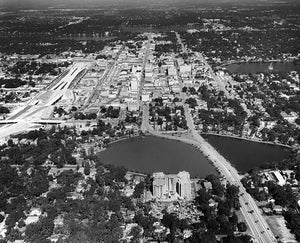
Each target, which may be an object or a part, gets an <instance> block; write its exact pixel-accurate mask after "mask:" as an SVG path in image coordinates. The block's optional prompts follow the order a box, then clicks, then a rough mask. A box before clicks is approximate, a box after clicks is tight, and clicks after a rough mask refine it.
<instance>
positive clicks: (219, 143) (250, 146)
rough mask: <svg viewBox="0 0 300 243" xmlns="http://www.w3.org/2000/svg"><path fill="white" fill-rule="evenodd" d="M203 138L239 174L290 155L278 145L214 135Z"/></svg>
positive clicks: (288, 151)
mask: <svg viewBox="0 0 300 243" xmlns="http://www.w3.org/2000/svg"><path fill="white" fill-rule="evenodd" d="M203 137H204V138H205V139H206V140H207V141H208V142H209V143H210V144H211V145H212V146H214V148H215V149H217V150H218V151H219V152H220V153H221V154H222V155H223V156H224V157H225V158H226V159H228V160H229V161H230V162H231V164H232V165H233V166H234V167H235V168H236V169H237V170H238V171H240V172H247V171H249V170H251V169H253V168H255V167H259V166H260V165H262V164H264V163H270V162H273V161H281V160H283V159H286V158H289V155H290V150H289V149H287V148H285V147H282V146H278V145H277V146H276V145H271V144H264V143H257V142H251V141H247V140H242V139H237V138H231V137H222V136H215V135H203Z"/></svg>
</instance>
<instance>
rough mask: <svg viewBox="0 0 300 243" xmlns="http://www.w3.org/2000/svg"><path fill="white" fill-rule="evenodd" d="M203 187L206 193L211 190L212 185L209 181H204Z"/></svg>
mask: <svg viewBox="0 0 300 243" xmlns="http://www.w3.org/2000/svg"><path fill="white" fill-rule="evenodd" d="M203 187H204V188H205V190H206V191H209V190H212V184H211V182H210V181H204V182H203Z"/></svg>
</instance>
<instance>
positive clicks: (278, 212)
mask: <svg viewBox="0 0 300 243" xmlns="http://www.w3.org/2000/svg"><path fill="white" fill-rule="evenodd" d="M282 210H283V208H282V207H281V206H280V205H275V206H274V207H273V212H274V213H276V214H282Z"/></svg>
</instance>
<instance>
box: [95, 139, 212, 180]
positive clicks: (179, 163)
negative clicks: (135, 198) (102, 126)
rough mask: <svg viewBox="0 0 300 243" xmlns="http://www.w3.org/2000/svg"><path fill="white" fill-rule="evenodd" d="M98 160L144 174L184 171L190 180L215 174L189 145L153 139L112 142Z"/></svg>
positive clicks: (197, 151) (207, 163)
mask: <svg viewBox="0 0 300 243" xmlns="http://www.w3.org/2000/svg"><path fill="white" fill-rule="evenodd" d="M99 158H100V160H101V161H102V162H103V163H110V164H116V165H122V166H124V167H126V168H128V169H130V170H135V171H139V172H146V173H152V172H159V171H162V172H164V173H178V172H179V171H182V170H185V171H188V172H190V174H191V177H192V178H193V177H200V178H203V177H205V176H207V175H209V174H217V171H216V169H215V168H214V166H213V165H212V164H210V162H209V160H207V159H206V158H205V157H204V155H203V154H202V153H201V152H200V151H199V150H198V149H196V148H195V147H193V146H192V145H189V144H185V143H182V142H179V141H175V140H170V139H163V138H158V137H153V136H146V137H143V138H142V137H138V138H131V139H127V140H123V141H120V142H116V143H113V144H111V145H109V146H108V148H107V149H106V150H105V151H103V152H101V153H99Z"/></svg>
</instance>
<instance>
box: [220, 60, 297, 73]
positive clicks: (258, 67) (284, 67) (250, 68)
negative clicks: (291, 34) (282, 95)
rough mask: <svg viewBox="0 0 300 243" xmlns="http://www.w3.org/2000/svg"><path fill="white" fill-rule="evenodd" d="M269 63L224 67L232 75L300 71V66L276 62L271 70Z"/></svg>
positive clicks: (239, 64) (250, 63)
mask: <svg viewBox="0 0 300 243" xmlns="http://www.w3.org/2000/svg"><path fill="white" fill-rule="evenodd" d="M269 65H270V63H267V62H245V63H234V64H229V65H227V66H224V67H225V68H226V69H227V70H228V71H230V72H231V73H258V72H259V73H260V72H290V71H300V65H299V64H297V65H296V64H294V63H293V62H274V63H272V65H273V70H269Z"/></svg>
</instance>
